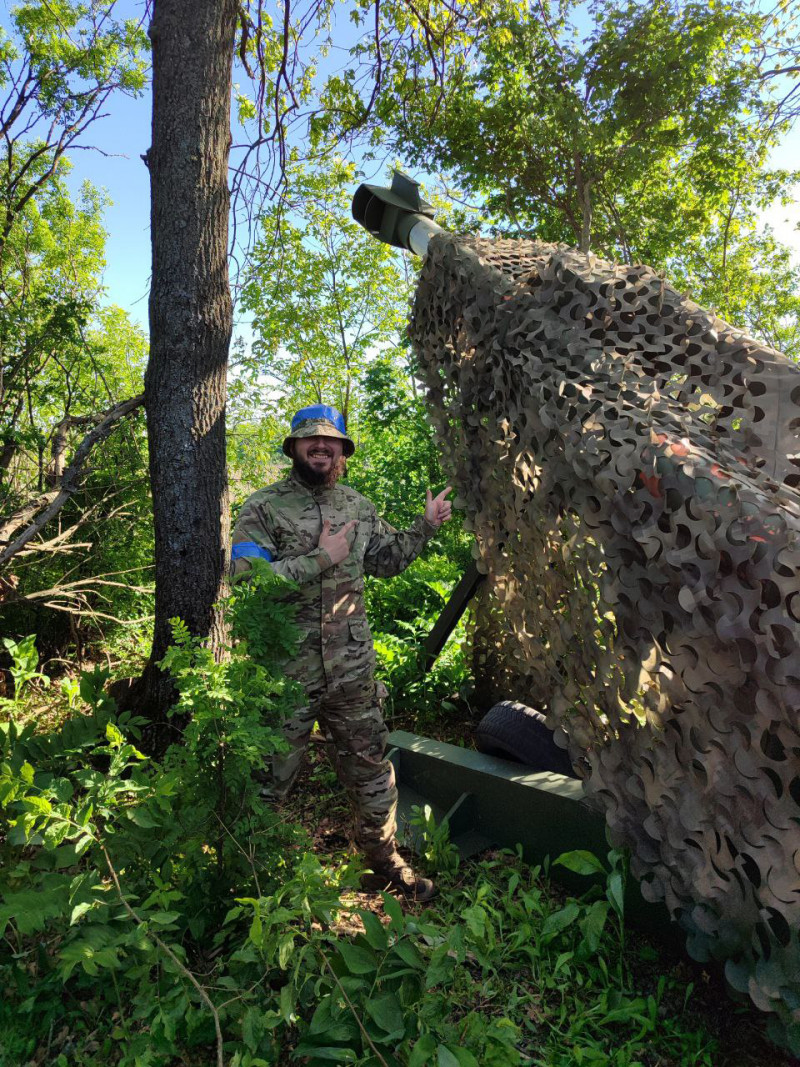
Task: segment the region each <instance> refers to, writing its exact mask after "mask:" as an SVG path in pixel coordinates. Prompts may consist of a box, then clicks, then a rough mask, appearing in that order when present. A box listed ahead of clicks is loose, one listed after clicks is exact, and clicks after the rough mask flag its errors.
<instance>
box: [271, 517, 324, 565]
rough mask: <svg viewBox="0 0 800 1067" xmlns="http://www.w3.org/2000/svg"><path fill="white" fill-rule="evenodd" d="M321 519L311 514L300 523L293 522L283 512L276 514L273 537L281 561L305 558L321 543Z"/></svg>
mask: <svg viewBox="0 0 800 1067" xmlns="http://www.w3.org/2000/svg"><path fill="white" fill-rule="evenodd" d="M319 531H320V524H319V517H318V516H317V515H316V514H313V513H310V512H309V514H308V515H306V516H304V517H303V518H302V519H300V520H299V521H293V520H292V519H290V518H289V516H288V515H287V514H286V513H285V512H283V511H276V512H275V513H274V523H273V537H274V540H275V544H276V547H277V549H278V553H277V556H278V558H279V559H292V558H293V557H294V556H305V555H306V554H307V553H309V552H311V550H312V549H314V548H316V547H317V543H318V542H319Z"/></svg>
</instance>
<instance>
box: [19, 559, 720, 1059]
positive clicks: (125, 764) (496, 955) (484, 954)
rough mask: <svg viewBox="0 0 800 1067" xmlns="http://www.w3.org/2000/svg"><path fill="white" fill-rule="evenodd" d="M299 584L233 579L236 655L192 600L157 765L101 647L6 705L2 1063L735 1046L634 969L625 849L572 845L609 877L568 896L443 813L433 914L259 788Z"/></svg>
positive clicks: (281, 702)
mask: <svg viewBox="0 0 800 1067" xmlns="http://www.w3.org/2000/svg"><path fill="white" fill-rule="evenodd" d="M284 588H285V586H283V585H282V584H281V583H280V581H279V580H276V579H274V578H273V577H271V576H270V575H269V574H268V573H266V572H263V573H259V574H258V575H257V576H256V578H255V579H254V580H253V581H252V582H250V583H247V584H246V585H242V586H239V587H237V589H236V590H235V593H234V595H233V596H232V597H231V599H230V602H229V603H228V605H227V613H228V621H229V624H230V627H231V631H232V634H233V636H234V638H235V641H234V644H233V648H232V654H231V658H230V659H229V660H227V661H226V662H224V663H216V662H215V661H214V659H213V657H212V656H211V655H210V653H209V652H208V651H207V650H206V649H204V648H203V647H202V646H201V645H200V644H198V643H197V642H196V641H194V640H193V639H192V638H191V637H190V636H189V634H188V633H187V631H186V629H185V627H184V626H182V625H181V624H180V623H179V622H178V621H176V622H175V624H174V643H173V646H172V648H171V649H170V651H169V653H168V655H167V657H166V659H165V661H164V666H165V669H168V670H169V671H170V673H171V674H172V676H173V678H174V679H175V682H176V686H177V688H178V690H179V693H180V701H179V704H178V706H177V708H176V711H177V713H179V714H181V715H185V714H186V713H190V714H191V719H190V722H189V726H188V727H187V728H186V731H185V735H184V743H183V744H182V745H180V746H175V747H173V748H172V749H170V751H169V752H168V753H167V755H166V757H165V758H164V760H163V761H162V762H160V763H156V762H154V761H152V760H150V759H147V758H145V757H144V756H143V755H142V753H141V752H140V751H139V750H138V749H137V747H136V738H137V732H138V729H139V726H140V725H141V724H140V723H139V722H137V719H136V717H135V716H126V715H118V714H117V712H116V709H115V707H114V705H113V702H112V701H110V700H109V698H108V697H107V696H106V694H105V690H104V687H105V682H106V681H107V672H106V671H104V670H100V669H95V670H94V671H92V672H87V673H84V674H83V675H82V676H81V678H80V680H79V682H78V683H77V684H76V685H67V686H65V687H63V699H64V700H65V701H66V702H67V703H68V705H69V708H70V714H69V716H68V717H67V718H66V720H65V721H64V723H63V725H62V726H61V728H60V729H59V730H57V731H53V732H50V733H37V732H36V730H35V729H34V726H33V724H31V723H28V724H26V725H21V724H20V723H18V722H16V721H15V720H14V718H13V715H12V717H10V718H9V719H8V721H6V722H5V723H3V724H2V726H1V729H0V806H1V807H2V817H3V824H2V842H1V843H0V862H2V869H1V873H0V932H1V933H2V943H1V944H0V991H2V998H1V999H0V1064H2V1065H3V1067H22V1065H28V1064H35V1065H39V1064H48V1065H49V1064H56V1065H58V1067H67V1065H69V1067H73V1065H75V1067H99V1065H100V1064H103V1065H106V1064H114V1065H119V1067H171V1065H177V1064H191V1065H197V1067H207V1065H210V1064H217V1065H222V1064H225V1065H226V1067H265V1065H282V1064H290V1063H293V1062H300V1063H305V1064H308V1065H310V1067H321V1065H324V1064H331V1063H334V1064H356V1065H360V1067H406V1065H408V1067H422V1065H425V1064H433V1065H436V1067H484V1065H486V1067H515V1065H518V1064H536V1065H549V1067H555V1065H562V1064H563V1065H565V1067H566V1065H568V1064H569V1065H570V1067H571V1065H573V1064H593V1065H594V1064H608V1065H614V1067H636V1065H640V1067H655V1065H657V1064H658V1065H661V1067H666V1065H669V1064H675V1065H677V1064H684V1063H692V1064H697V1065H700V1067H702V1065H704V1064H711V1063H712V1062H714V1060H713V1055H714V1042H713V1041H712V1040H711V1039H710V1038H709V1037H708V1036H707V1035H705V1034H704V1033H702V1032H700V1031H698V1030H697V1029H696V1028H695V1027H693V1026H692V1025H691V1022H690V1017H689V1012H688V1010H682V1009H681V1010H678V1011H675V1010H674V1007H673V1008H672V1009H671V1010H670V1011H669V1012H666V1011H665V1008H664V1005H665V1003H666V1000H667V998H669V999H670V1003H671V1004H673V1005H674V1003H675V999H676V996H678V994H677V992H676V990H675V988H674V982H672V981H671V980H670V979H668V978H667V977H664V978H663V979H662V980H660V981H659V982H658V983H657V984H656V987H655V988H653V989H650V990H648V991H644V992H642V991H637V989H636V988H635V983H634V981H633V979H632V977H631V973H630V970H629V967H628V965H627V962H626V961H627V954H626V950H625V944H624V931H625V923H624V913H623V904H622V900H623V897H622V888H623V882H624V859H623V857H621V856H619V855H618V854H616V853H612V854H611V855H610V857H609V859H610V866H609V867H605V866H604V865H603V864H601V863H600V861H599V860H598V859H596V858H595V857H593V856H591V855H589V854H588V853H572V854H568V855H566V856H564V857H561V858H560V859H559V860H558V862H560V863H562V864H563V865H565V866H568V867H569V868H570V869H571V870H572V871H575V872H577V873H591V874H593V875H594V876H595V879H596V880H595V883H594V884H593V885H592V886H591V888H589V889H588V890H587V892H586V894H584V896H583V897H581V898H580V899H574V898H570V899H568V900H563V899H561V898H559V897H558V896H557V895H554V894H553V893H552V892H551V891H550V890H549V888H548V883H547V877H546V874H547V872H546V871H545V872H543V871H541V870H539V869H531V868H529V867H527V866H526V865H525V864H524V863H522V862H521V861H520V860H519V858H518V857H516V856H511V855H499V856H491V857H488V858H484V859H483V860H482V861H481V862H478V863H472V864H469V865H466V866H465V865H463V864H462V865H459V862H458V855H457V853H456V852H455V850H454V848H453V846H452V844H451V843H450V842H449V839H448V836H447V828H446V826H437V825H436V824H435V822H434V821H433V819H432V817H431V815H430V812H429V811H426V810H425V809H422V810H420V811H418V812H417V813H416V815H415V819H416V823H417V828H418V830H419V831H420V834H421V837H422V841H423V847H422V855H423V859H424V860H426V861H427V862H428V864H429V865H431V866H432V867H434V868H437V869H438V877H439V882H440V886H441V895H440V898H439V900H438V901H437V902H436V904H435V906H434V907H431V908H429V909H427V910H426V911H424V912H422V913H421V914H418V913H416V912H415V911H413V910H412V911H411V912H407V911H404V909H403V908H402V907H401V906H400V904H399V903H398V902H397V901H396V900H395V899H394V898H393V897H391V896H389V895H387V894H384V895H383V896H382V898H377V897H373V898H371V900H370V898H367V897H365V895H363V894H362V895H361V896H358V895H357V894H356V892H355V890H356V886H357V882H358V875H359V870H358V865H357V863H356V861H353V860H348V859H347V857H335V861H334V862H333V863H330V864H326V863H324V862H322V860H321V859H320V858H319V857H317V856H315V855H314V854H313V852H312V851H311V849H310V846H309V840H308V837H307V835H306V833H305V831H304V830H303V829H301V828H300V827H299V826H296V825H293V824H292V823H291V822H289V821H287V819H286V818H285V817H284V816H282V815H281V813H280V812H276V811H275V810H274V809H272V808H271V807H270V806H269V805H267V804H265V803H264V802H263V801H262V800H261V799H260V797H259V785H258V781H257V778H254V774H253V772H254V771H258V770H259V769H260V767H261V765H262V760H263V757H264V755H265V754H266V753H269V752H270V751H274V750H276V749H277V748H279V746H280V744H281V741H280V735H279V732H278V729H277V727H278V726H279V724H280V721H281V719H282V717H283V716H284V715H285V714H286V713H287V712H288V711H290V710H291V709H292V708H293V707H294V706H295V702H296V700H297V698H298V693H297V690H296V688H295V687H294V685H293V684H292V683H290V682H288V681H287V680H286V679H285V678H284V677H283V676H282V674H281V671H280V663H281V661H282V659H284V658H285V657H286V656H287V655H290V654H291V651H292V647H293V641H294V639H295V634H294V631H293V626H292V620H291V611H290V609H289V608H288V606H287V604H286V602H285V601H284V600H282V599H281V591H282V589H284ZM16 669H17V670H18V677H17V679H16V680H17V682H18V688H17V690H16V692H15V702H11V709H10V710H11V711H12V713H18V712H19V708H20V702H22V701H24V689H25V686H26V685H36V684H38V683H37V677H36V675H37V671H36V662H35V658H33V657H32V655H31V648H30V647H28V646H27V645H26V646H25V648H24V649H23V650H22V653H21V654H20V662H19V664H18V665H17V668H16ZM598 876H599V877H598ZM370 905H371V906H370ZM690 994H691V989H686V990H684V991H681V996H680V998H679V999H680V1002H681V1003H683V1004H684V1005H685V1004H686V1002H687V1001H689V998H690Z"/></svg>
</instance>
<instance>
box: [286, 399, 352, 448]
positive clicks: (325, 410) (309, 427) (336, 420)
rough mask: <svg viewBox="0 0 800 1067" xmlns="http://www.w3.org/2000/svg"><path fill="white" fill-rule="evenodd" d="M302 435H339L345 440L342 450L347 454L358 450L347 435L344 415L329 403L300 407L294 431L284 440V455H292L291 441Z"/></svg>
mask: <svg viewBox="0 0 800 1067" xmlns="http://www.w3.org/2000/svg"><path fill="white" fill-rule="evenodd" d="M300 437H338V438H340V440H342V441H343V442H344V444H343V446H342V450H343V452H344V454H345V456H352V454H353V453H354V452H355V450H356V446H355V445H354V444H353V442H352V441H351V439H350V438H349V437H348V436H347V431H346V429H345V425H344V415H342V413H341V411H337V410H336V408H332V407H330V406H329V405H328V404H313V405H312V406H311V407H308V408H300V410H299V411H298V412H296V413H295V415H294V417H293V418H292V431H291V433H290V434H289V436H288V437H287V438H285V439H284V442H283V452H284V455H286V456H291V454H292V453H291V449H290V446H289V442H290V441H296V440H297V439H298V438H300Z"/></svg>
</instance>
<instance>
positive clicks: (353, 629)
mask: <svg viewBox="0 0 800 1067" xmlns="http://www.w3.org/2000/svg"><path fill="white" fill-rule="evenodd" d="M347 626H348V629H349V631H350V640H351V641H369V640H370V638H371V637H372V634H371V633H370V631H369V623H368V622H367V620H366V619H350V620H349V622H348V624H347Z"/></svg>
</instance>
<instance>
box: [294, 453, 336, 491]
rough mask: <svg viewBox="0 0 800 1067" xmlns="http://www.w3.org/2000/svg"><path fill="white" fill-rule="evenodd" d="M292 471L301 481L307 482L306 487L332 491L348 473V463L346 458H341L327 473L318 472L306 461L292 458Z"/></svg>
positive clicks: (295, 457)
mask: <svg viewBox="0 0 800 1067" xmlns="http://www.w3.org/2000/svg"><path fill="white" fill-rule="evenodd" d="M292 470H293V471H294V473H295V474H296V475H297V477H298V478H299V479H300V481H301V482H305V483H306V485H311V486H315V487H317V486H324V487H325V488H326V489H332V488H333V486H334V485H336V483H337V482H338V481H339V479H340V478H341V477H343V475H345V474H346V473H347V463H346V462H345V458H344V456H339V458H338V459H337V460H336V462H335V463H333V464H331V467H330V469H329V470H328V471H327V473H326V472H324V471H316V470H314V468H313V467H312V466H311V464H310V463H306V461H305V460H304V459H298V458H297V456H292Z"/></svg>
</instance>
